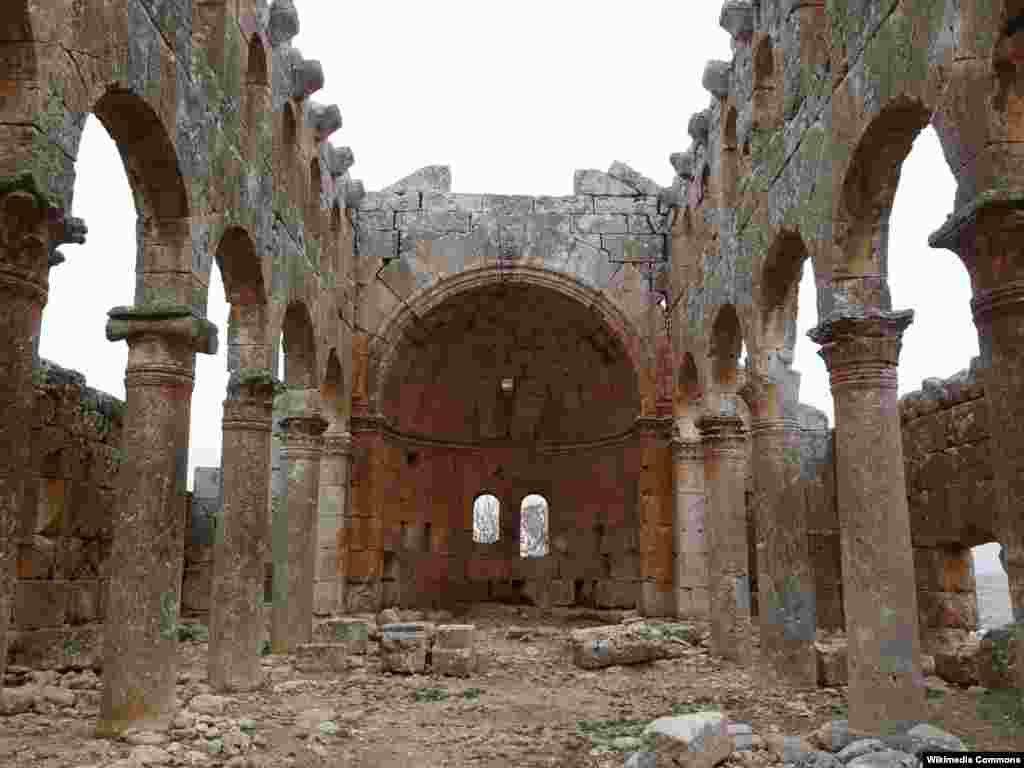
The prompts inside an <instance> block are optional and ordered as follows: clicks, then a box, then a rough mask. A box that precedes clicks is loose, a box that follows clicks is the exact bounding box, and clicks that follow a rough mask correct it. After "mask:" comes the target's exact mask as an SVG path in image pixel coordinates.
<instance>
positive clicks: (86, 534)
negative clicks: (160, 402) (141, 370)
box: [9, 360, 124, 668]
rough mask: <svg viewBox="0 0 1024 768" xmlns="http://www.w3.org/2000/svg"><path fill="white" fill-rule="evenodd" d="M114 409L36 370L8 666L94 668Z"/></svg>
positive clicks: (99, 396) (108, 400)
mask: <svg viewBox="0 0 1024 768" xmlns="http://www.w3.org/2000/svg"><path fill="white" fill-rule="evenodd" d="M123 408H124V405H123V403H122V402H121V401H120V400H117V399H115V398H113V397H111V396H110V395H107V394H105V393H103V392H99V391H97V390H94V389H91V388H89V387H87V386H86V383H85V377H84V376H82V375H81V374H80V373H77V372H75V371H70V370H67V369H64V368H61V367H60V366H58V365H55V364H53V363H51V362H48V361H46V360H40V365H39V367H38V369H37V371H36V418H35V423H34V425H33V432H32V450H33V461H34V463H35V466H36V468H37V471H36V482H34V483H30V485H29V493H28V498H27V500H26V503H25V506H24V508H23V510H22V516H21V531H20V536H19V538H20V540H21V541H20V544H19V548H18V563H17V576H18V582H17V587H16V598H15V606H14V617H13V618H14V623H13V626H14V627H15V635H14V637H13V638H12V642H11V645H10V653H9V656H10V661H11V662H12V663H14V664H23V665H26V666H33V667H37V668H59V667H86V666H93V665H97V664H98V663H99V661H100V659H99V656H98V654H99V650H100V642H99V638H100V631H99V630H100V628H101V626H102V621H103V617H104V608H105V606H104V602H105V599H104V596H105V587H106V583H107V575H108V568H109V564H108V561H107V559H108V555H109V552H110V544H111V535H112V527H113V516H114V500H115V496H116V488H115V486H116V482H117V474H118V468H119V466H120V463H121V456H120V448H119V446H120V443H121V430H122V416H123Z"/></svg>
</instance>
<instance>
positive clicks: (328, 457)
mask: <svg viewBox="0 0 1024 768" xmlns="http://www.w3.org/2000/svg"><path fill="white" fill-rule="evenodd" d="M351 457H352V435H350V434H349V433H348V432H328V433H327V434H325V435H324V452H323V457H322V458H321V459H320V505H319V512H318V520H317V528H316V576H315V578H316V584H315V586H314V589H313V613H314V614H315V615H317V616H337V615H339V614H342V613H344V612H345V578H346V569H345V561H346V554H347V553H346V543H347V541H346V539H347V537H346V532H347V530H348V520H347V518H346V515H347V512H348V510H347V505H348V469H349V461H350V459H351Z"/></svg>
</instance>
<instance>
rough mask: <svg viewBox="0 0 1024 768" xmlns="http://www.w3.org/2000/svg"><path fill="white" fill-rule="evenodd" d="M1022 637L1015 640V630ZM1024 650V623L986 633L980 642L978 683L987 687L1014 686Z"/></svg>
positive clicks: (977, 660)
mask: <svg viewBox="0 0 1024 768" xmlns="http://www.w3.org/2000/svg"><path fill="white" fill-rule="evenodd" d="M1015 629H1016V632H1017V633H1019V635H1020V637H1021V639H1020V640H1018V641H1017V642H1014V636H1013V635H1014V631H1015ZM1022 650H1024V624H1016V625H1014V624H1010V625H1007V626H1005V627H1000V628H999V629H993V630H991V631H989V632H986V633H985V636H984V637H983V638H982V639H981V642H980V643H979V644H978V651H977V657H976V667H977V671H978V683H979V685H983V686H984V687H986V688H1014V687H1015V686H1016V680H1017V679H1018V674H1017V667H1018V666H1019V665H1020V664H1021V658H1020V653H1021V651H1022Z"/></svg>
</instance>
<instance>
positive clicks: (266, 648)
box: [260, 640, 270, 656]
mask: <svg viewBox="0 0 1024 768" xmlns="http://www.w3.org/2000/svg"><path fill="white" fill-rule="evenodd" d="M269 655H270V641H269V640H264V641H263V645H261V646H260V656H269Z"/></svg>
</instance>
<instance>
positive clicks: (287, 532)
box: [270, 413, 327, 653]
mask: <svg viewBox="0 0 1024 768" xmlns="http://www.w3.org/2000/svg"><path fill="white" fill-rule="evenodd" d="M281 427H282V429H283V432H282V435H281V444H282V446H281V460H282V463H283V464H284V467H283V469H284V471H285V472H286V473H287V492H286V495H285V503H284V505H283V507H284V509H283V510H280V512H281V514H277V515H275V518H274V530H273V548H274V606H273V613H272V617H271V629H270V644H271V648H272V649H273V651H274V652H275V653H288V652H291V651H292V650H294V649H295V647H296V646H297V645H301V644H302V643H308V642H310V640H311V639H312V636H313V579H314V573H315V556H316V549H315V543H316V538H315V537H316V523H317V519H316V515H317V501H318V499H319V496H320V487H319V486H320V457H321V454H322V452H323V437H322V435H323V433H324V430H325V429H327V422H326V421H324V420H323V419H322V418H321V417H320V415H319V414H317V413H311V414H305V415H302V416H292V417H289V418H286V419H284V420H282V422H281Z"/></svg>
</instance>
